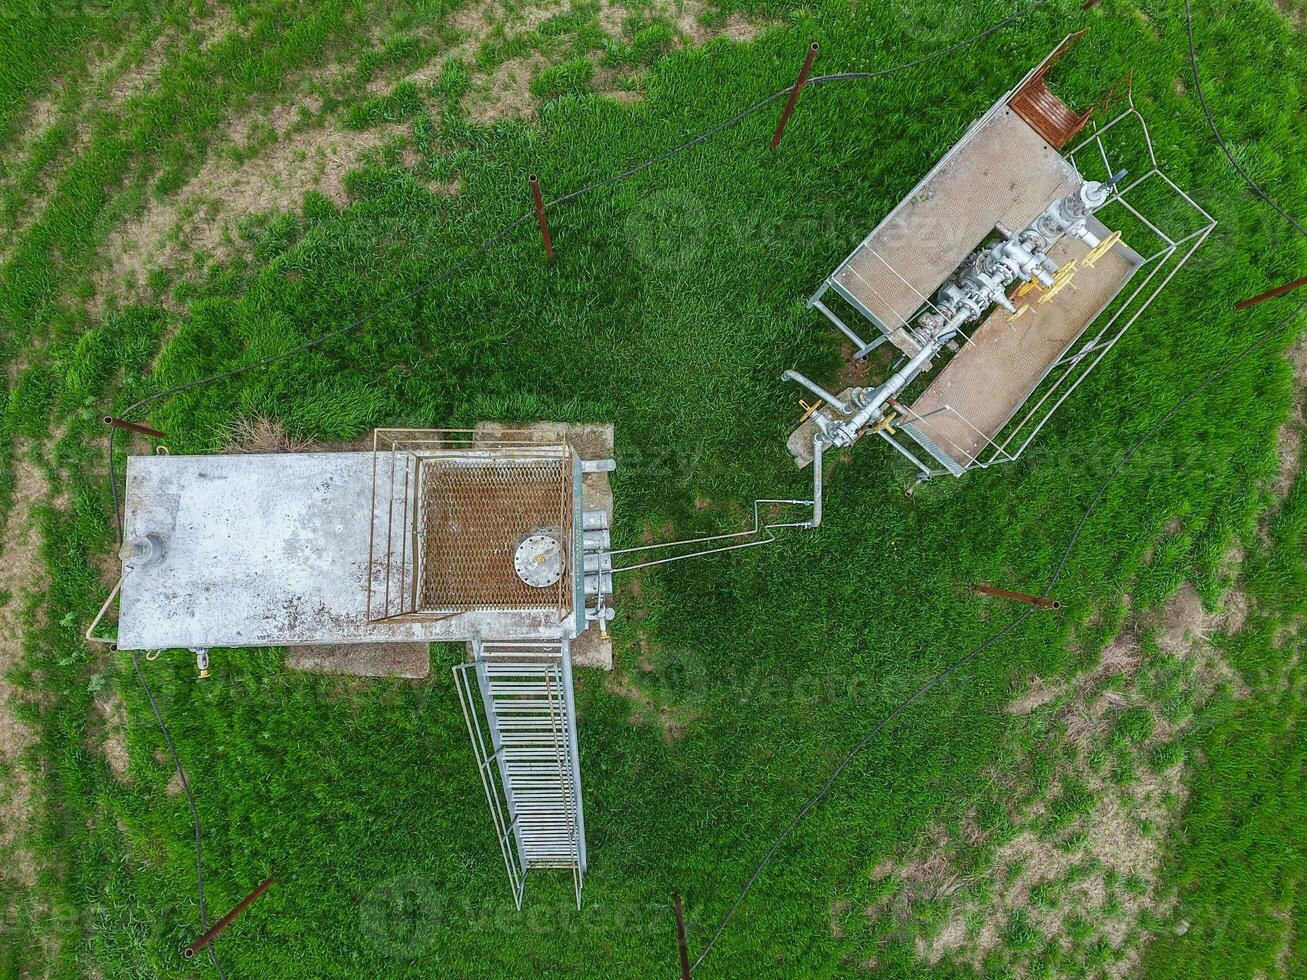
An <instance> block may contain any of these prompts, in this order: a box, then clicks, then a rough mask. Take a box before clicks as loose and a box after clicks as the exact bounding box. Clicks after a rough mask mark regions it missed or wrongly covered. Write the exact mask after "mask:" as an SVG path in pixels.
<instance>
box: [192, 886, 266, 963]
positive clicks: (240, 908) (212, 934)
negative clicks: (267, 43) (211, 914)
mask: <svg viewBox="0 0 1307 980" xmlns="http://www.w3.org/2000/svg"><path fill="white" fill-rule="evenodd" d="M276 883H277V879H276V878H267V879H265V880H264V881H263V883H262V884H261V885H259V887H258V888H256V889H254V891H252V892H250V893H249V894H248V895H246V896H245V897H244V898H243V899H241V902H240V904H239V905H237V906H236V907H235V908H234V909H232V910H231V911H230V912H228V913H227V914H226V915H224V916H223V917H222V918H221V919H219V920H218V921H217V922H215V923H214V924H213V925H212V926H210V928H209V931H208V932H206V933H205V934H204V935H203V936H201V937H200V938H199V939H197V940H195V942H193V943H191V944H190V945H189V946H187V947H186V951H185V952H184V953H183V954H182V955H183V956H185V957H186V959H188V960H189V959H191V957H193V956H194V955H195V954H196V953H198V952H199V951H200V950H202V949H203V948H204V947H205V946H207V945H209V943H211V942H213V941H214V940H215V939H217V938H218V936H219V935H221V934H222V931H223V930H224V929H226V928H227V927H228V926H229V925H231V924H232V923H233V922H235V921H236V917H237V916H238V915H240V914H241V913H242V912H244V911H245V910H246V909H247V908H249V907H250V905H251V903H253V901H254V900H255V899H256V898H258V897H259V896H260V895H262V894H263V893H264V892H266V891H267V890H268V889H269V888H271V887H272V886H273V885H275V884H276Z"/></svg>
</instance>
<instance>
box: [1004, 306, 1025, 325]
mask: <svg viewBox="0 0 1307 980" xmlns="http://www.w3.org/2000/svg"><path fill="white" fill-rule="evenodd" d="M1029 309H1030V304H1029V303H1022V304H1021V305H1020V306H1018V307H1017V311H1016V312H1015V313H1013V314H1012V315H1011V316H1010V317H1008V318H1007V322H1008V323H1016V322H1017V321H1018V320H1020V319H1021V318H1022V317H1023V316H1025V315H1026V312H1027V311H1028V310H1029Z"/></svg>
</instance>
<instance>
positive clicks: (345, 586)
mask: <svg viewBox="0 0 1307 980" xmlns="http://www.w3.org/2000/svg"><path fill="white" fill-rule="evenodd" d="M125 508H126V512H125V521H124V531H125V536H126V540H127V541H129V542H130V541H132V540H134V539H138V538H143V537H144V536H145V535H147V534H155V535H157V536H158V538H159V539H160V541H161V542H162V545H163V557H162V559H161V560H159V561H157V562H154V563H152V564H148V565H143V566H134V565H133V563H132V562H130V561H129V562H124V565H123V572H124V577H123V585H122V594H121V598H120V606H119V610H120V611H119V626H118V645H119V647H120V648H122V649H124V650H158V649H169V648H175V647H183V648H186V647H209V648H214V647H239V646H297V645H302V644H313V643H382V642H418V641H425V642H435V641H459V640H467V639H468V638H470V636H471V635H472V631H473V630H474V629H480V630H481V631H482V633H483V634H484V635H487V636H493V637H496V638H498V639H514V638H526V637H549V636H558V635H559V625H558V624H557V622H556V621H555V619H556V617H555V616H553V615H551V614H550V613H544V612H539V611H530V610H523V611H513V612H505V611H494V612H477V613H464V614H461V615H458V616H452V617H450V618H448V619H443V620H439V621H437V622H433V623H370V622H368V619H367V589H366V585H367V569H368V537H369V532H370V528H371V523H372V513H371V511H372V454H371V453H370V452H346V453H274V454H267V455H251V454H241V455H230V456H133V457H130V458H129V459H128V461H127V496H126V504H125Z"/></svg>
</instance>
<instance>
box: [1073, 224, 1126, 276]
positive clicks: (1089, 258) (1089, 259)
mask: <svg viewBox="0 0 1307 980" xmlns="http://www.w3.org/2000/svg"><path fill="white" fill-rule="evenodd" d="M1120 240H1121V233H1120V232H1119V231H1114V232H1112V234H1110V235H1108V236H1107V237H1106V238H1104V239H1103V240H1102V241H1101V242H1099V243H1098V245H1097V246H1095V247H1094V248H1093V249H1092V250H1091V251H1090V253H1089V254H1088V255H1086V256H1085V257H1084V258H1083V259H1081V260H1080V264H1081V265H1083V266H1085V267H1086V268H1089V269H1092V268H1093V267H1094V263H1096V262H1097V261H1098V260H1099V259H1101V258H1102V257H1103V256H1104V255H1106V254H1107V253H1108V252H1110V251H1111V250H1112V247H1113V246H1114V245H1116V243H1117V242H1119V241H1120Z"/></svg>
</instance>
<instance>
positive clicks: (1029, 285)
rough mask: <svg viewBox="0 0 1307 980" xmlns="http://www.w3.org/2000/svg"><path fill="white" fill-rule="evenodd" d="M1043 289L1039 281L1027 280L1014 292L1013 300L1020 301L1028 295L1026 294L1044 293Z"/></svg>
mask: <svg viewBox="0 0 1307 980" xmlns="http://www.w3.org/2000/svg"><path fill="white" fill-rule="evenodd" d="M1043 288H1044V287H1043V286H1041V285H1040V284H1039V280H1038V279H1027V280H1026V281H1025V282H1023V283H1022V284H1021V285H1020V286H1018V287H1017V288H1016V289H1015V290H1013V291H1012V298H1013V299H1020V298H1021V297H1022V296H1024V295H1026V293H1029V292H1042V291H1043Z"/></svg>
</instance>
